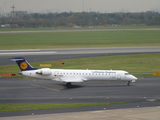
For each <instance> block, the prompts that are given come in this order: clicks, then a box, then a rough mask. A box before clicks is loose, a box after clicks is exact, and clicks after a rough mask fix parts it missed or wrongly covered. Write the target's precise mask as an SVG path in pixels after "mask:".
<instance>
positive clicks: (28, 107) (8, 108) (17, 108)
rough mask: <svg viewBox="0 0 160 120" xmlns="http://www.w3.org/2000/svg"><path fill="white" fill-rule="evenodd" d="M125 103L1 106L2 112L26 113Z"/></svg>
mask: <svg viewBox="0 0 160 120" xmlns="http://www.w3.org/2000/svg"><path fill="white" fill-rule="evenodd" d="M125 103H126V102H111V103H41V104H38V103H36V104H0V112H9V111H26V110H44V109H60V108H73V107H87V106H99V105H112V104H125Z"/></svg>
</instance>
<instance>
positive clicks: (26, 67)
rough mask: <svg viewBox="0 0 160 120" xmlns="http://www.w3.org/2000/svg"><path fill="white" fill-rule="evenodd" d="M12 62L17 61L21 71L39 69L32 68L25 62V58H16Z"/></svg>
mask: <svg viewBox="0 0 160 120" xmlns="http://www.w3.org/2000/svg"><path fill="white" fill-rule="evenodd" d="M11 61H15V62H16V63H17V65H18V66H19V68H20V69H21V71H26V70H37V68H34V67H32V66H31V65H30V64H29V63H28V62H27V60H25V59H24V58H23V57H15V58H12V59H11Z"/></svg>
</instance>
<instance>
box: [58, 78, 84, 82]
mask: <svg viewBox="0 0 160 120" xmlns="http://www.w3.org/2000/svg"><path fill="white" fill-rule="evenodd" d="M59 81H60V82H66V83H68V82H71V83H72V82H85V81H87V79H85V78H59Z"/></svg>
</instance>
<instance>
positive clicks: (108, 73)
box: [22, 68, 137, 83]
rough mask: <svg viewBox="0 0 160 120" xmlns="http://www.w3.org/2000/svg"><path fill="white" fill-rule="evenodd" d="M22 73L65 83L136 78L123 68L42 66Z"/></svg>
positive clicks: (131, 79)
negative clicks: (95, 68)
mask: <svg viewBox="0 0 160 120" xmlns="http://www.w3.org/2000/svg"><path fill="white" fill-rule="evenodd" d="M42 71H43V72H42ZM22 75H25V76H30V77H34V78H40V79H48V80H54V81H59V82H66V83H69V82H70V83H72V82H85V81H90V80H93V81H94V80H95V81H96V80H109V81H112V80H119V81H135V80H136V79H137V78H136V77H134V76H133V75H131V74H129V73H128V72H126V71H123V70H67V69H49V68H42V69H38V70H28V71H22Z"/></svg>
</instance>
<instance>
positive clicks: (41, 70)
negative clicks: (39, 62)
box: [36, 68, 52, 75]
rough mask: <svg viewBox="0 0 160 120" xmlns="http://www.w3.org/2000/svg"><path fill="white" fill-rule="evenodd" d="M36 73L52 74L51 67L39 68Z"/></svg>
mask: <svg viewBox="0 0 160 120" xmlns="http://www.w3.org/2000/svg"><path fill="white" fill-rule="evenodd" d="M36 73H37V74H41V75H51V74H52V72H51V69H50V68H42V69H40V70H38V71H37V72H36Z"/></svg>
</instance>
